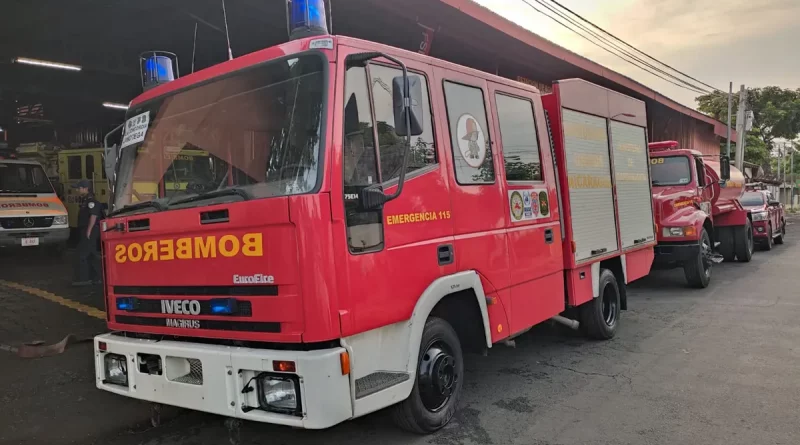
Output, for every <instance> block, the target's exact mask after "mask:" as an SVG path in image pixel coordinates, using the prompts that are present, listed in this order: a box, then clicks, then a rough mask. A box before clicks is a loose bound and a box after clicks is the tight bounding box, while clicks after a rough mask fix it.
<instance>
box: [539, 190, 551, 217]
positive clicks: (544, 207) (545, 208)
mask: <svg viewBox="0 0 800 445" xmlns="http://www.w3.org/2000/svg"><path fill="white" fill-rule="evenodd" d="M539 211H541V213H542V216H547V215H548V214H549V213H550V206H549V205H548V204H547V192H539Z"/></svg>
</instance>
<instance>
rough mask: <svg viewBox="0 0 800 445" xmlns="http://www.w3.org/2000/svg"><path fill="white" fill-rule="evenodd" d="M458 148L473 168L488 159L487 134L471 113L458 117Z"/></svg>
mask: <svg viewBox="0 0 800 445" xmlns="http://www.w3.org/2000/svg"><path fill="white" fill-rule="evenodd" d="M456 136H457V137H458V149H459V150H460V151H461V156H462V157H463V158H464V161H466V162H467V164H468V165H469V166H470V167H472V168H478V167H480V166H481V165H482V164H483V161H485V160H486V134H485V133H484V132H483V129H482V128H481V126H480V125H479V124H478V120H477V119H475V118H474V117H472V115H471V114H462V115H461V117H459V118H458V127H457V129H456Z"/></svg>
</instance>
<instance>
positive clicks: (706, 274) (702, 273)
mask: <svg viewBox="0 0 800 445" xmlns="http://www.w3.org/2000/svg"><path fill="white" fill-rule="evenodd" d="M698 247H699V249H698V252H697V256H696V257H695V258H693V259H691V260H688V261H687V262H686V263H685V264H684V265H683V274H684V275H685V276H686V281H687V282H688V283H689V286H692V287H696V288H698V289H704V288H706V287H708V283H709V282H710V281H711V265H712V262H711V260H710V257H711V251H712V248H711V236H710V235H709V234H708V231H706V229H703V230H702V231H701V232H700V240H699V246H698Z"/></svg>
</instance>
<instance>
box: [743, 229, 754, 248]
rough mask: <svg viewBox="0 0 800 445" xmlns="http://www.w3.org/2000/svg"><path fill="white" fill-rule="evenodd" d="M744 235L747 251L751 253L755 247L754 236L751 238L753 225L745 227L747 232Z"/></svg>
mask: <svg viewBox="0 0 800 445" xmlns="http://www.w3.org/2000/svg"><path fill="white" fill-rule="evenodd" d="M745 236H746V237H747V250H748V252H749V253H751V254H752V253H753V249H755V241H754V238H753V227H752V226H750V227H748V228H747V234H746V235H745Z"/></svg>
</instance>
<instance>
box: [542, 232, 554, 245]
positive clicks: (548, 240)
mask: <svg viewBox="0 0 800 445" xmlns="http://www.w3.org/2000/svg"><path fill="white" fill-rule="evenodd" d="M544 242H545V244H553V229H545V230H544Z"/></svg>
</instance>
